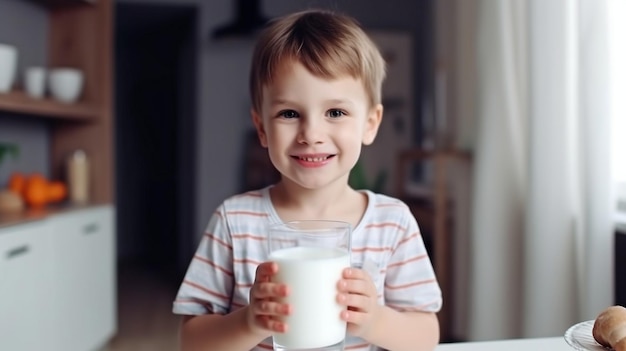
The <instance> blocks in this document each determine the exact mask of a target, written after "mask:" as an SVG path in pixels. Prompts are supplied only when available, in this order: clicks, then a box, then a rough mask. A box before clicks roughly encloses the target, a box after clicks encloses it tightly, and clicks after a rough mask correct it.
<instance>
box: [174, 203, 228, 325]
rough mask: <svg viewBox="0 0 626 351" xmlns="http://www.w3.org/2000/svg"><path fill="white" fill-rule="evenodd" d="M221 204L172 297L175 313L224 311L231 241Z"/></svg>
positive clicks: (226, 300)
mask: <svg viewBox="0 0 626 351" xmlns="http://www.w3.org/2000/svg"><path fill="white" fill-rule="evenodd" d="M225 213H226V212H225V211H224V206H223V205H222V206H220V208H218V210H217V211H216V212H215V213H214V214H213V215H212V217H211V219H210V220H209V224H208V225H207V228H206V231H205V233H204V235H203V236H202V239H201V240H200V244H199V245H198V248H197V250H196V253H195V255H194V257H193V258H192V260H191V263H190V264H189V267H188V269H187V272H186V274H185V277H184V279H183V282H182V284H181V286H180V289H179V290H178V293H177V295H176V299H175V300H174V306H173V312H174V313H176V314H185V315H199V314H207V313H216V314H226V313H228V312H229V310H230V304H231V296H232V294H233V288H234V277H233V245H232V238H231V235H230V231H229V228H228V225H227V222H226V217H225Z"/></svg>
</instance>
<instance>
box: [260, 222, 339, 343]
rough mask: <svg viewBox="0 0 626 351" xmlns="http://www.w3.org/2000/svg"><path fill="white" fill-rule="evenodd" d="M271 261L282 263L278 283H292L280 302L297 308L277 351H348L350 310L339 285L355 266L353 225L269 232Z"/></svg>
mask: <svg viewBox="0 0 626 351" xmlns="http://www.w3.org/2000/svg"><path fill="white" fill-rule="evenodd" d="M268 235H269V237H268V239H269V240H268V241H269V252H270V254H269V259H270V260H271V261H274V262H276V263H277V264H278V273H277V274H276V275H275V276H274V277H273V279H272V280H273V281H274V282H278V283H282V284H287V285H288V286H289V289H290V293H289V295H288V296H287V297H285V298H282V299H280V300H279V301H281V302H283V303H288V304H290V305H291V306H292V307H293V313H292V314H290V315H289V316H285V317H284V318H283V319H282V320H283V321H284V322H285V323H286V324H287V332H285V333H277V334H274V335H273V346H274V350H277V351H290V350H304V349H306V350H324V351H330V350H343V345H344V342H345V336H346V322H345V321H343V320H341V317H340V314H341V311H342V310H344V309H345V307H344V306H342V305H340V304H339V303H338V302H337V293H338V291H337V283H338V282H339V280H340V279H341V277H342V272H343V270H344V269H345V268H348V267H350V237H351V227H350V224H349V223H345V222H337V221H321V220H320V221H296V222H287V223H283V224H276V225H272V226H270V227H269V229H268Z"/></svg>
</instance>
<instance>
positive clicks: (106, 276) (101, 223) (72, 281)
mask: <svg viewBox="0 0 626 351" xmlns="http://www.w3.org/2000/svg"><path fill="white" fill-rule="evenodd" d="M113 215H114V214H113V211H112V209H111V207H99V208H95V209H88V210H82V211H73V212H68V213H65V214H61V215H57V216H53V217H51V218H50V221H49V228H50V231H51V232H52V237H54V241H53V247H54V250H53V254H54V257H53V267H54V277H55V286H56V288H55V308H56V313H55V315H56V317H57V318H56V321H57V324H58V325H60V326H63V328H59V330H57V334H56V337H57V345H58V346H57V347H56V349H57V350H64V351H88V350H95V349H97V348H99V347H101V346H102V345H103V344H104V343H106V341H107V340H108V339H109V338H110V337H111V336H112V335H113V333H114V332H115V325H116V323H115V319H116V317H115V316H116V313H115V311H116V301H115V296H116V294H115V289H116V284H115V255H114V235H113V228H112V225H113V222H114V220H113Z"/></svg>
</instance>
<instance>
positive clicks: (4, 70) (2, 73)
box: [0, 44, 17, 93]
mask: <svg viewBox="0 0 626 351" xmlns="http://www.w3.org/2000/svg"><path fill="white" fill-rule="evenodd" d="M16 70H17V49H16V48H15V47H14V46H11V45H6V44H0V93H6V92H9V91H10V90H11V88H13V82H14V81H15V71H16Z"/></svg>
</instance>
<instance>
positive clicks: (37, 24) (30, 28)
mask: <svg viewBox="0 0 626 351" xmlns="http://www.w3.org/2000/svg"><path fill="white" fill-rule="evenodd" d="M47 27H48V16H47V13H46V11H45V9H44V8H42V7H41V6H38V5H36V4H34V3H33V2H30V1H24V0H2V1H0V43H3V44H9V45H13V46H15V47H17V49H18V70H17V74H16V84H20V82H21V79H22V75H21V73H22V72H23V69H24V68H25V67H28V66H31V65H43V64H44V63H45V62H46V57H47V53H46V50H47V44H46V43H47V39H46V36H47V29H48V28H47ZM0 142H9V143H15V144H17V145H18V146H19V147H20V155H19V158H18V159H17V160H12V159H11V158H9V159H5V161H4V162H3V163H2V165H0V187H2V186H4V185H5V184H6V182H7V180H8V177H9V176H10V174H11V172H13V171H15V170H19V171H21V172H40V173H42V174H44V175H45V176H48V172H49V170H48V169H49V167H48V164H49V159H48V143H49V129H48V125H47V123H46V122H45V121H42V120H40V119H35V118H29V117H24V116H21V115H14V114H8V113H5V112H0Z"/></svg>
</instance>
